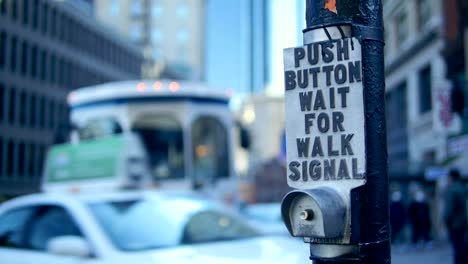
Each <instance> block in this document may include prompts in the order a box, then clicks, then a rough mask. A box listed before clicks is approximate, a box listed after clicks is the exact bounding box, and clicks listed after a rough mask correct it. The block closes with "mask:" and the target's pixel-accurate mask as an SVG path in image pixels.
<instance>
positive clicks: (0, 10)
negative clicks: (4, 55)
mask: <svg viewBox="0 0 468 264" xmlns="http://www.w3.org/2000/svg"><path fill="white" fill-rule="evenodd" d="M6 6H7V3H6V0H2V1H0V14H2V15H4V14H6V9H7V7H6ZM0 172H1V170H0Z"/></svg>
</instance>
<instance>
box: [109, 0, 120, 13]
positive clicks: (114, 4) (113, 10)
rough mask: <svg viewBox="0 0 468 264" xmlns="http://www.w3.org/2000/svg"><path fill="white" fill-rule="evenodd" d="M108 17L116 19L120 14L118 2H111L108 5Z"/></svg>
mask: <svg viewBox="0 0 468 264" xmlns="http://www.w3.org/2000/svg"><path fill="white" fill-rule="evenodd" d="M109 11H110V12H109V13H110V15H111V16H113V17H116V16H118V15H119V14H120V0H112V1H111V4H110V10H109Z"/></svg>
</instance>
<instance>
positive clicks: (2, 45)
mask: <svg viewBox="0 0 468 264" xmlns="http://www.w3.org/2000/svg"><path fill="white" fill-rule="evenodd" d="M6 41H7V37H6V33H5V32H2V33H0V69H3V68H4V67H5V63H6Z"/></svg>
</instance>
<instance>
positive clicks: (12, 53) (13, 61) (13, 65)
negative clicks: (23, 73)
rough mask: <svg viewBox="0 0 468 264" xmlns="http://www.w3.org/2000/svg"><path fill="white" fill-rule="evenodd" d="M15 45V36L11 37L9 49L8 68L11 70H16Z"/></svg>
mask: <svg viewBox="0 0 468 264" xmlns="http://www.w3.org/2000/svg"><path fill="white" fill-rule="evenodd" d="M17 45H18V41H17V40H16V37H12V38H11V46H10V48H11V51H10V70H11V72H15V71H16V51H17V48H18V47H17Z"/></svg>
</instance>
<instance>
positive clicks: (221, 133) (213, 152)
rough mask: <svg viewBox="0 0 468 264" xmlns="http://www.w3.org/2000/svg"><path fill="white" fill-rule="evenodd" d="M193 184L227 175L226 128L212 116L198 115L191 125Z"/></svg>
mask: <svg viewBox="0 0 468 264" xmlns="http://www.w3.org/2000/svg"><path fill="white" fill-rule="evenodd" d="M192 142H193V167H194V177H195V179H194V180H195V182H194V183H195V184H196V185H197V184H203V183H205V182H207V181H213V180H215V179H216V178H224V177H228V176H229V153H228V139H227V130H226V128H225V127H224V126H223V124H222V123H221V122H220V121H219V120H218V119H216V118H214V117H209V116H205V117H200V118H198V119H197V120H196V121H195V122H194V123H193V126H192Z"/></svg>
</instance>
